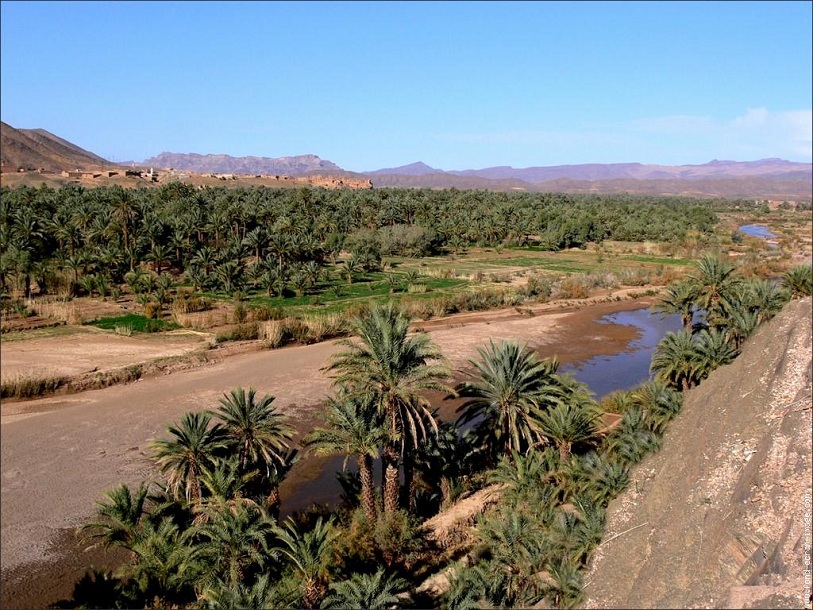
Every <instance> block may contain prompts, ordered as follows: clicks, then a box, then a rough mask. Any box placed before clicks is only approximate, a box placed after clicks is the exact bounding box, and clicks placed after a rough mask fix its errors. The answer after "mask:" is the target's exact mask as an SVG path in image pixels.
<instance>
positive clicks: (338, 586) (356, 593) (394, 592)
mask: <svg viewBox="0 0 813 610" xmlns="http://www.w3.org/2000/svg"><path fill="white" fill-rule="evenodd" d="M408 587H409V583H408V582H407V581H405V580H404V579H402V578H398V577H395V576H392V575H387V574H385V572H384V570H383V569H381V570H379V571H378V572H376V573H375V574H353V575H352V576H351V577H350V578H349V579H348V580H343V581H340V582H334V583H330V585H329V588H330V591H331V593H330V595H328V596H327V597H326V598H325V599H324V600H323V601H322V604H321V606H320V608H325V609H332V608H335V609H343V610H344V609H350V608H358V609H359V610H362V609H363V610H390V609H392V608H398V607H400V606H401V603H402V602H401V599H400V598H399V597H398V594H399V593H403V592H404V591H406V590H407V589H408Z"/></svg>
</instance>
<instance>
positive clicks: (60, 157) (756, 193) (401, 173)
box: [0, 123, 813, 201]
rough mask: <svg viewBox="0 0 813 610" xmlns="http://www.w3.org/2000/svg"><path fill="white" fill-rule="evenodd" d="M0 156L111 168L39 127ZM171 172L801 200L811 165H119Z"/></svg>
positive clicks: (179, 157)
mask: <svg viewBox="0 0 813 610" xmlns="http://www.w3.org/2000/svg"><path fill="white" fill-rule="evenodd" d="M0 135H1V136H2V140H0V153H1V154H0V156H2V159H1V160H2V166H3V171H4V172H11V171H13V172H16V171H18V169H19V168H23V169H27V170H36V169H44V170H47V171H51V172H59V171H62V170H73V169H77V168H81V169H95V168H103V167H107V168H110V167H113V166H115V165H117V164H113V163H110V162H109V161H107V160H105V159H103V158H102V157H100V156H98V155H96V154H94V153H92V152H89V151H87V150H84V149H83V148H81V147H79V146H76V145H75V144H72V143H71V142H68V141H67V140H64V139H62V138H60V137H58V136H55V135H54V134H52V133H50V132H48V131H45V130H44V129H15V128H14V127H11V126H10V125H7V124H6V123H2V132H1V133H0ZM118 165H120V166H123V165H127V166H130V165H137V166H139V167H143V168H148V167H153V168H156V169H158V170H159V171H160V170H162V169H168V168H173V169H174V170H175V171H176V172H177V171H183V172H189V173H196V174H235V175H237V174H240V175H251V176H257V175H270V176H275V175H276V176H283V175H284V176H308V175H310V176H312V175H315V174H319V175H322V176H334V177H346V178H358V179H364V178H369V179H371V180H372V181H373V185H374V186H376V187H414V188H451V187H455V188H458V189H461V190H463V189H488V190H500V191H529V192H543V191H561V192H589V193H618V192H630V193H642V194H651V195H688V196H697V197H715V196H720V197H744V198H753V197H757V198H766V199H779V200H782V199H788V200H799V199H801V200H806V201H809V200H810V199H811V197H813V164H811V163H798V162H793V161H785V160H783V159H777V158H771V159H761V160H758V161H744V162H743V161H720V160H714V161H711V162H709V163H703V164H700V165H677V166H669V165H652V164H642V163H607V164H603V163H589V164H581V165H556V166H546V167H526V168H513V167H509V166H495V167H487V168H483V169H465V170H449V171H445V170H441V169H437V168H433V167H430V166H429V165H427V164H425V163H423V162H420V161H419V162H416V163H411V164H409V165H403V166H399V167H391V168H385V169H377V170H371V171H366V172H360V173H359V172H349V171H346V170H344V169H342V168H341V167H340V166H339V165H337V164H336V163H333V162H332V161H328V160H325V159H322V158H320V157H318V156H317V155H298V156H291V157H256V156H247V157H232V156H230V155H223V154H220V155H218V154H205V155H203V154H197V153H171V152H162V153H161V154H159V155H156V156H154V157H150V158H148V159H145V160H143V161H141V162H127V163H121V164H118Z"/></svg>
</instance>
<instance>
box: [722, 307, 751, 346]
mask: <svg viewBox="0 0 813 610" xmlns="http://www.w3.org/2000/svg"><path fill="white" fill-rule="evenodd" d="M727 316H728V317H727V319H726V333H727V334H728V336H729V337H730V338H731V341H732V343H733V345H734V347H735V348H736V349H737V350H739V349H740V348H741V347H742V344H743V343H745V340H746V339H747V338H748V337H750V336H751V335H752V334H753V332H754V331H755V330H756V329H757V326H759V314H758V313H757V312H756V311H752V310H751V309H748V308H746V307H736V308H734V309H732V310H731V311H729V312H728V314H727Z"/></svg>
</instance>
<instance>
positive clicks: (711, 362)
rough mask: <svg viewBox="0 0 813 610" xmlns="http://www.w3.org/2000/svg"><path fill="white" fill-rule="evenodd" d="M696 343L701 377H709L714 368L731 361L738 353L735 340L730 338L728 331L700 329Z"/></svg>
mask: <svg viewBox="0 0 813 610" xmlns="http://www.w3.org/2000/svg"><path fill="white" fill-rule="evenodd" d="M695 344H696V347H695V349H696V350H697V356H698V359H699V366H700V368H699V372H698V374H699V376H700V378H705V377H708V376H709V373H711V372H712V371H713V370H714V369H716V368H718V367H720V366H723V365H724V364H728V363H730V362H731V361H732V360H734V358H736V357H737V354H738V351H737V349H736V347H734V345H733V342H730V341H729V340H728V333H725V332H720V331H717V330H714V329H712V330H710V331H709V330H702V331H700V332H699V333H698V334H697V338H696V341H695Z"/></svg>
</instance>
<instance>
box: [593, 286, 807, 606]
mask: <svg viewBox="0 0 813 610" xmlns="http://www.w3.org/2000/svg"><path fill="white" fill-rule="evenodd" d="M811 435H813V426H812V425H811V299H810V298H809V297H808V298H806V299H803V300H797V301H794V302H792V303H791V304H789V305H788V306H787V307H786V308H785V309H784V310H783V311H782V312H781V313H780V314H779V315H778V316H777V317H776V318H774V319H773V320H772V321H770V322H769V323H767V324H766V325H765V326H763V327H762V328H760V330H758V331H757V333H755V335H754V336H753V337H752V338H751V339H750V340H749V342H748V343H747V344H746V345H745V347H744V349H743V352H742V354H741V355H740V356H739V357H738V358H737V359H736V360H735V361H734V362H733V363H732V364H730V365H728V366H725V367H722V368H720V369H717V370H716V371H715V372H714V373H712V375H711V376H710V377H709V378H708V379H707V380H706V381H704V382H703V383H702V384H701V385H700V386H699V387H697V388H695V389H693V390H691V391H689V392H688V394H687V396H686V400H685V404H684V408H683V411H682V412H681V414H680V415H679V416H678V417H677V418H676V419H675V420H674V421H673V423H672V424H671V425H670V428H669V431H668V432H667V435H666V437H665V438H664V443H663V448H662V449H661V451H660V452H659V453H658V454H656V455H653V456H651V457H650V458H648V459H646V460H645V461H644V462H643V463H642V464H641V465H640V466H639V467H638V469H637V470H636V472H635V473H634V477H633V480H632V482H631V483H630V486H629V487H628V489H627V491H626V492H625V493H624V494H622V495H621V496H619V497H618V498H617V499H616V500H614V501H613V503H612V504H611V505H610V509H609V511H608V522H607V532H606V534H605V537H604V542H603V543H602V545H601V546H600V547H599V548H598V549H597V551H596V554H595V556H594V559H593V562H592V566H591V570H590V572H589V574H588V575H587V576H586V579H585V581H586V583H587V586H586V589H585V593H586V597H587V599H588V601H587V604H586V605H587V607H592V608H804V607H810V601H809V596H810V595H811V584H810V565H811V564H810V549H811V529H810V519H811V476H813V465H811V455H812V454H813V448H812V447H811ZM805 574H807V576H805Z"/></svg>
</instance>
